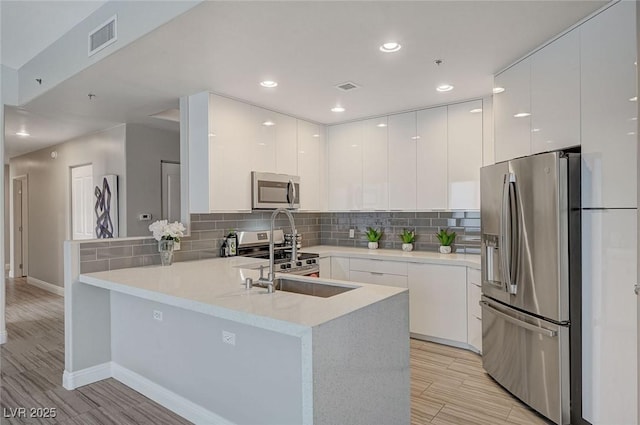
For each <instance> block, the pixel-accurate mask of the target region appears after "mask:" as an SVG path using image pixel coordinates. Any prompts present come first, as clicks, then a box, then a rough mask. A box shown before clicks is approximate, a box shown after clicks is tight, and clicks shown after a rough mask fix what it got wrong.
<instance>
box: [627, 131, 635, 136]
mask: <svg viewBox="0 0 640 425" xmlns="http://www.w3.org/2000/svg"><path fill="white" fill-rule="evenodd" d="M635 135H636V133H635V131H630V132H628V133H627V136H635Z"/></svg>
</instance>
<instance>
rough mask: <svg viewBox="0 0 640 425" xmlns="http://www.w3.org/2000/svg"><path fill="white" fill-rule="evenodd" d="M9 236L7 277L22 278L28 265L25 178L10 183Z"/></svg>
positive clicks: (27, 214)
mask: <svg viewBox="0 0 640 425" xmlns="http://www.w3.org/2000/svg"><path fill="white" fill-rule="evenodd" d="M11 189H12V204H13V208H12V210H11V212H12V218H13V220H12V221H13V225H12V227H11V236H12V238H10V239H12V240H13V241H12V242H13V243H12V244H11V252H10V256H11V259H10V267H9V268H10V270H9V277H24V276H27V273H28V270H29V268H28V264H29V256H28V253H29V249H28V247H29V226H28V224H29V202H28V199H29V196H28V195H29V194H28V192H29V186H28V180H27V176H19V177H15V178H14V179H13V181H12V187H11Z"/></svg>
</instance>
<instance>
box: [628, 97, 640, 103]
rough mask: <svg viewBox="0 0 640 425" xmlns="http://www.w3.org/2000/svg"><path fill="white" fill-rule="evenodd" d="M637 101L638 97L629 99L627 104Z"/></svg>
mask: <svg viewBox="0 0 640 425" xmlns="http://www.w3.org/2000/svg"><path fill="white" fill-rule="evenodd" d="M637 100H638V96H633V97H630V98H629V102H636V101H637Z"/></svg>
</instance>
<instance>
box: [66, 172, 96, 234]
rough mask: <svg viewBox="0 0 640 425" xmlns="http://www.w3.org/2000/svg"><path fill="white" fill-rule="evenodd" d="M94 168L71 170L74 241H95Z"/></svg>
mask: <svg viewBox="0 0 640 425" xmlns="http://www.w3.org/2000/svg"><path fill="white" fill-rule="evenodd" d="M93 217H94V212H93V166H92V165H91V164H89V165H83V166H80V167H73V168H72V169H71V229H72V239H74V240H79V239H93V238H95V235H94V227H95V226H94V218H93Z"/></svg>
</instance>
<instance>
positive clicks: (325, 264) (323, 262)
mask: <svg viewBox="0 0 640 425" xmlns="http://www.w3.org/2000/svg"><path fill="white" fill-rule="evenodd" d="M318 266H319V267H320V277H321V278H323V279H331V278H332V277H331V257H324V258H320V259H319V260H318Z"/></svg>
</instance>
